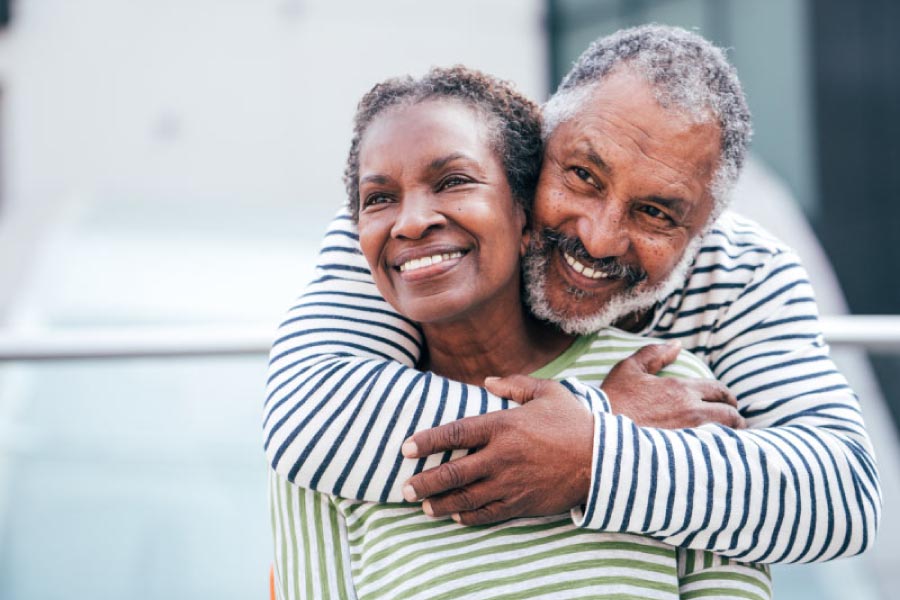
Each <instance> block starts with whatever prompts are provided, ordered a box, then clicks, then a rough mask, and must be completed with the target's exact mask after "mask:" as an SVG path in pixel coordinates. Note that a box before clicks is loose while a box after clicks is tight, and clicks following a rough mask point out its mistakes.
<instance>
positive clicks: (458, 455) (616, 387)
mask: <svg viewBox="0 0 900 600" xmlns="http://www.w3.org/2000/svg"><path fill="white" fill-rule="evenodd" d="M749 136H750V117H749V112H748V110H747V107H746V103H745V100H744V97H743V93H742V91H741V88H740V84H739V82H738V80H737V77H736V75H735V73H734V70H733V68H732V67H731V66H730V65H728V63H727V61H726V60H725V58H724V56H723V55H722V53H721V51H719V50H718V49H716V48H715V47H713V46H712V45H710V44H709V43H708V42H706V41H705V40H703V39H702V38H700V37H699V36H697V35H695V34H692V33H689V32H686V31H683V30H680V29H675V28H669V27H661V26H645V27H640V28H635V29H630V30H625V31H621V32H618V33H617V34H614V35H612V36H609V37H606V38H602V39H600V40H598V41H597V42H595V43H594V44H593V45H592V46H591V47H590V48H588V50H587V51H586V52H585V53H584V54H583V55H582V57H581V58H580V59H579V61H578V62H577V63H576V64H575V66H574V67H573V69H572V71H571V72H570V73H569V75H568V76H567V77H566V79H565V80H564V81H563V83H562V85H561V87H560V89H559V91H557V93H556V94H555V95H554V96H553V98H551V100H550V101H549V102H548V103H547V105H546V106H545V107H544V108H543V126H541V121H540V116H539V113H538V111H537V108H536V106H535V105H533V104H532V103H531V102H530V101H528V100H527V99H525V98H523V97H522V96H521V95H519V94H518V93H517V92H515V91H514V90H513V89H512V88H511V87H510V86H509V85H508V84H506V83H504V82H501V81H499V80H496V79H493V78H491V77H489V76H485V75H482V74H480V73H477V72H474V71H471V70H467V69H464V68H459V67H457V68H453V69H434V70H432V71H431V72H429V73H428V74H427V75H425V76H424V77H422V78H419V79H412V78H404V79H396V80H389V81H386V82H383V83H381V84H379V85H376V86H375V87H374V88H373V89H372V90H371V91H370V92H369V93H368V94H367V95H366V96H365V97H364V98H363V100H362V101H361V103H360V105H359V108H358V111H357V115H356V120H355V130H354V138H353V141H352V144H351V149H350V153H349V157H348V162H347V169H346V172H345V181H346V184H347V189H348V199H349V209H348V211H349V214H346V215H343V216H340V217H338V218H337V219H336V220H335V222H334V224H333V226H332V228H331V230H330V231H329V233H328V235H327V237H326V239H325V242H324V244H323V247H322V251H321V254H320V264H319V277H318V278H317V279H316V281H314V282H313V283H312V284H311V285H310V286H309V287H308V288H307V290H306V291H305V292H304V294H303V296H302V298H301V299H300V301H299V303H298V304H297V305H296V306H295V307H294V308H292V309H291V311H290V314H289V315H288V318H287V320H286V321H285V323H284V324H283V325H282V328H281V330H280V335H279V339H278V340H276V342H275V343H274V345H273V349H272V354H271V363H270V377H269V383H268V398H267V402H266V415H265V433H266V451H267V456H268V457H269V459H270V461H271V464H272V466H273V472H272V473H271V474H270V500H271V506H272V519H273V527H274V533H275V553H276V561H275V572H276V580H277V585H276V588H277V591H278V594H279V596H283V597H286V598H328V597H333V598H613V597H615V598H677V597H686V598H687V597H700V596H702V597H721V598H768V597H770V596H771V587H770V581H769V577H768V570H767V568H766V567H765V566H758V565H753V564H749V563H750V562H756V563H772V562H795V561H816V560H828V559H831V558H835V557H838V556H848V555H852V554H855V553H858V552H861V551H862V550H864V549H865V548H866V547H867V545H868V544H870V543H871V541H872V540H873V536H874V532H875V529H876V527H877V524H878V520H879V518H880V509H881V505H880V490H879V487H878V477H877V471H876V469H875V465H874V458H873V455H872V450H871V444H870V442H869V439H868V437H867V434H866V432H865V429H864V426H863V423H862V418H861V415H860V411H859V405H858V402H857V400H856V398H855V396H854V395H853V393H852V391H851V390H850V389H849V387H848V386H847V384H846V381H845V380H844V379H843V377H842V376H841V375H840V374H839V373H838V372H837V370H836V369H835V367H834V365H833V364H832V362H831V360H830V358H829V357H828V349H827V346H825V345H824V343H823V342H822V339H821V334H820V331H819V326H818V322H817V314H816V307H815V301H814V299H813V296H812V291H811V289H810V287H809V284H808V281H807V278H806V275H805V272H804V270H803V268H802V266H801V265H800V264H799V262H798V260H797V258H796V257H795V255H794V254H793V253H792V252H791V251H790V250H789V249H787V248H786V247H785V246H784V245H783V244H781V243H780V242H778V241H777V240H774V239H772V238H771V237H769V236H768V235H767V234H765V233H764V232H763V231H761V230H760V228H759V227H758V226H757V225H755V224H754V223H752V222H750V221H747V220H744V219H741V218H740V217H738V216H736V215H734V214H731V213H729V212H727V211H726V210H725V208H726V205H727V198H728V193H729V191H730V189H731V187H732V186H733V184H734V181H735V179H736V178H737V176H738V174H739V171H740V167H741V164H742V162H743V159H744V154H745V151H746V146H747V142H748V140H749ZM542 140H543V143H542ZM542 158H543V160H542ZM360 251H361V255H360ZM363 257H364V259H363ZM523 297H524V298H525V299H526V302H527V308H525V307H524V306H523V304H522V299H523ZM666 340H668V341H666ZM663 342H665V343H663ZM682 345H683V346H684V347H685V348H687V349H689V350H690V351H691V353H688V352H685V351H681V350H680V346H682ZM526 375H531V377H529V376H526ZM660 375H662V377H660ZM498 377H499V378H498ZM554 380H557V381H554ZM482 385H485V386H486V388H487V389H485V388H482V387H480V386H482ZM592 385H593V386H598V387H592ZM505 398H506V399H511V401H512V402H510V400H506V399H505ZM516 404H521V405H522V406H521V407H520V408H516V409H515V410H501V409H504V408H508V407H510V406H513V405H516ZM460 419H461V420H460ZM467 449H468V450H472V449H474V450H476V451H475V452H474V453H467V452H466V450H467ZM401 452H402V455H401ZM404 457H405V458H404ZM404 501H405V502H404ZM419 502H421V504H419Z"/></svg>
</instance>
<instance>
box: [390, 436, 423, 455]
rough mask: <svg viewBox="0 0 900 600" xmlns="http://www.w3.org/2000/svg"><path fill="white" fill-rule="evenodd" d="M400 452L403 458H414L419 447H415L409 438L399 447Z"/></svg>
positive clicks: (417, 453)
mask: <svg viewBox="0 0 900 600" xmlns="http://www.w3.org/2000/svg"><path fill="white" fill-rule="evenodd" d="M395 447H396V446H395ZM400 452H402V453H403V456H405V457H406V458H415V457H416V456H418V455H419V447H418V446H416V443H415V442H414V441H413V439H412V438H409V439H408V440H406V441H405V442H403V445H402V446H400Z"/></svg>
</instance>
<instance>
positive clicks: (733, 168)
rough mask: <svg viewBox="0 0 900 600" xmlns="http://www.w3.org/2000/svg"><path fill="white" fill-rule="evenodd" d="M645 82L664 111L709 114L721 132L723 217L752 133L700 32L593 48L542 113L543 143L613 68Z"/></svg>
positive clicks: (659, 31)
mask: <svg viewBox="0 0 900 600" xmlns="http://www.w3.org/2000/svg"><path fill="white" fill-rule="evenodd" d="M622 65H627V68H628V69H629V70H630V71H631V72H633V73H635V74H638V75H642V76H644V77H646V78H647V81H648V83H650V85H651V86H653V89H654V91H655V94H656V98H657V100H658V102H659V103H660V106H662V107H664V108H669V107H673V106H674V107H677V108H678V109H680V110H681V111H683V112H685V113H686V114H687V115H688V116H690V117H691V118H692V119H693V120H694V121H695V122H699V123H702V122H706V121H708V120H709V118H710V113H712V116H713V117H714V118H715V119H717V121H718V124H719V127H720V129H721V132H722V133H721V141H720V146H721V148H720V155H719V164H718V166H717V168H716V172H715V174H714V175H713V179H712V183H711V186H710V192H711V193H712V196H713V199H714V200H715V207H714V209H713V214H712V216H711V218H710V223H711V222H712V220H713V219H714V218H715V217H716V216H718V215H719V214H720V213H721V212H722V210H723V209H724V208H725V206H726V205H727V203H728V197H729V192H730V191H731V189H732V187H734V184H735V182H736V181H737V178H738V175H739V174H740V171H741V167H742V166H743V163H744V157H745V155H746V153H747V145H748V144H749V142H750V137H751V135H752V133H753V131H752V127H751V124H750V109H749V108H748V107H747V101H746V99H745V98H744V92H743V90H742V89H741V83H740V81H738V77H737V72H736V71H735V69H734V67H733V66H731V64H729V63H728V60H727V59H726V58H725V54H724V53H723V52H722V50H720V49H719V48H717V47H715V46H714V45H713V44H711V43H710V42H709V41H707V40H705V39H704V38H702V37H701V36H699V35H697V34H696V33H692V32H690V31H687V30H684V29H681V28H679V27H670V26H664V25H643V26H640V27H634V28H631V29H623V30H621V31H618V32H616V33H614V34H612V35H609V36H606V37H603V38H600V39H598V40H597V41H595V42H594V43H593V44H591V45H590V47H589V48H588V49H587V50H585V51H584V53H583V54H582V55H581V56H580V57H579V59H578V60H577V61H576V62H575V65H574V66H573V67H572V70H571V71H569V74H568V75H566V77H565V79H563V81H562V83H561V84H560V86H559V89H558V90H557V92H556V93H555V94H554V95H553V97H552V98H550V100H549V101H548V102H547V104H546V105H545V106H544V132H543V135H544V139H545V140H546V139H547V138H548V137H549V136H550V134H551V133H553V131H554V129H556V127H557V126H559V125H560V124H562V123H563V122H565V121H567V120H569V119H571V118H572V117H574V116H575V115H576V113H577V112H578V110H579V109H580V108H581V106H582V105H583V103H584V102H586V101H588V100H589V99H590V97H591V96H592V92H593V91H594V90H595V89H596V88H597V87H598V86H599V84H600V83H601V82H602V81H603V79H604V78H605V77H606V76H607V75H609V74H610V72H611V71H613V70H614V69H615V68H616V67H619V66H622Z"/></svg>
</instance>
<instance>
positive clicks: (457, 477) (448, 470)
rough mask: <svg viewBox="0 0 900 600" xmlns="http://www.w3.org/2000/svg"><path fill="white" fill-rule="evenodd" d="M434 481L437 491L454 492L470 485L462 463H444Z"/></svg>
mask: <svg viewBox="0 0 900 600" xmlns="http://www.w3.org/2000/svg"><path fill="white" fill-rule="evenodd" d="M434 479H435V482H436V487H437V490H453V489H456V488H459V487H462V486H463V485H465V484H466V483H468V481H467V480H466V477H465V473H464V472H463V468H462V466H461V463H459V462H456V461H451V462H448V463H444V464H442V465H441V466H440V467H438V468H437V469H436V470H435V473H434ZM437 490H434V491H437Z"/></svg>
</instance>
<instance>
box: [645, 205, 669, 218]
mask: <svg viewBox="0 0 900 600" xmlns="http://www.w3.org/2000/svg"><path fill="white" fill-rule="evenodd" d="M640 210H641V212H642V213H644V214H645V215H647V216H648V217H651V218H653V219H659V220H663V221H671V220H672V218H671V217H670V216H669V215H667V214H666V213H665V212H663V211H662V210H660V209H659V208H657V207H656V206H653V205H652V204H645V205H644V206H642V207H641V208H640Z"/></svg>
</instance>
